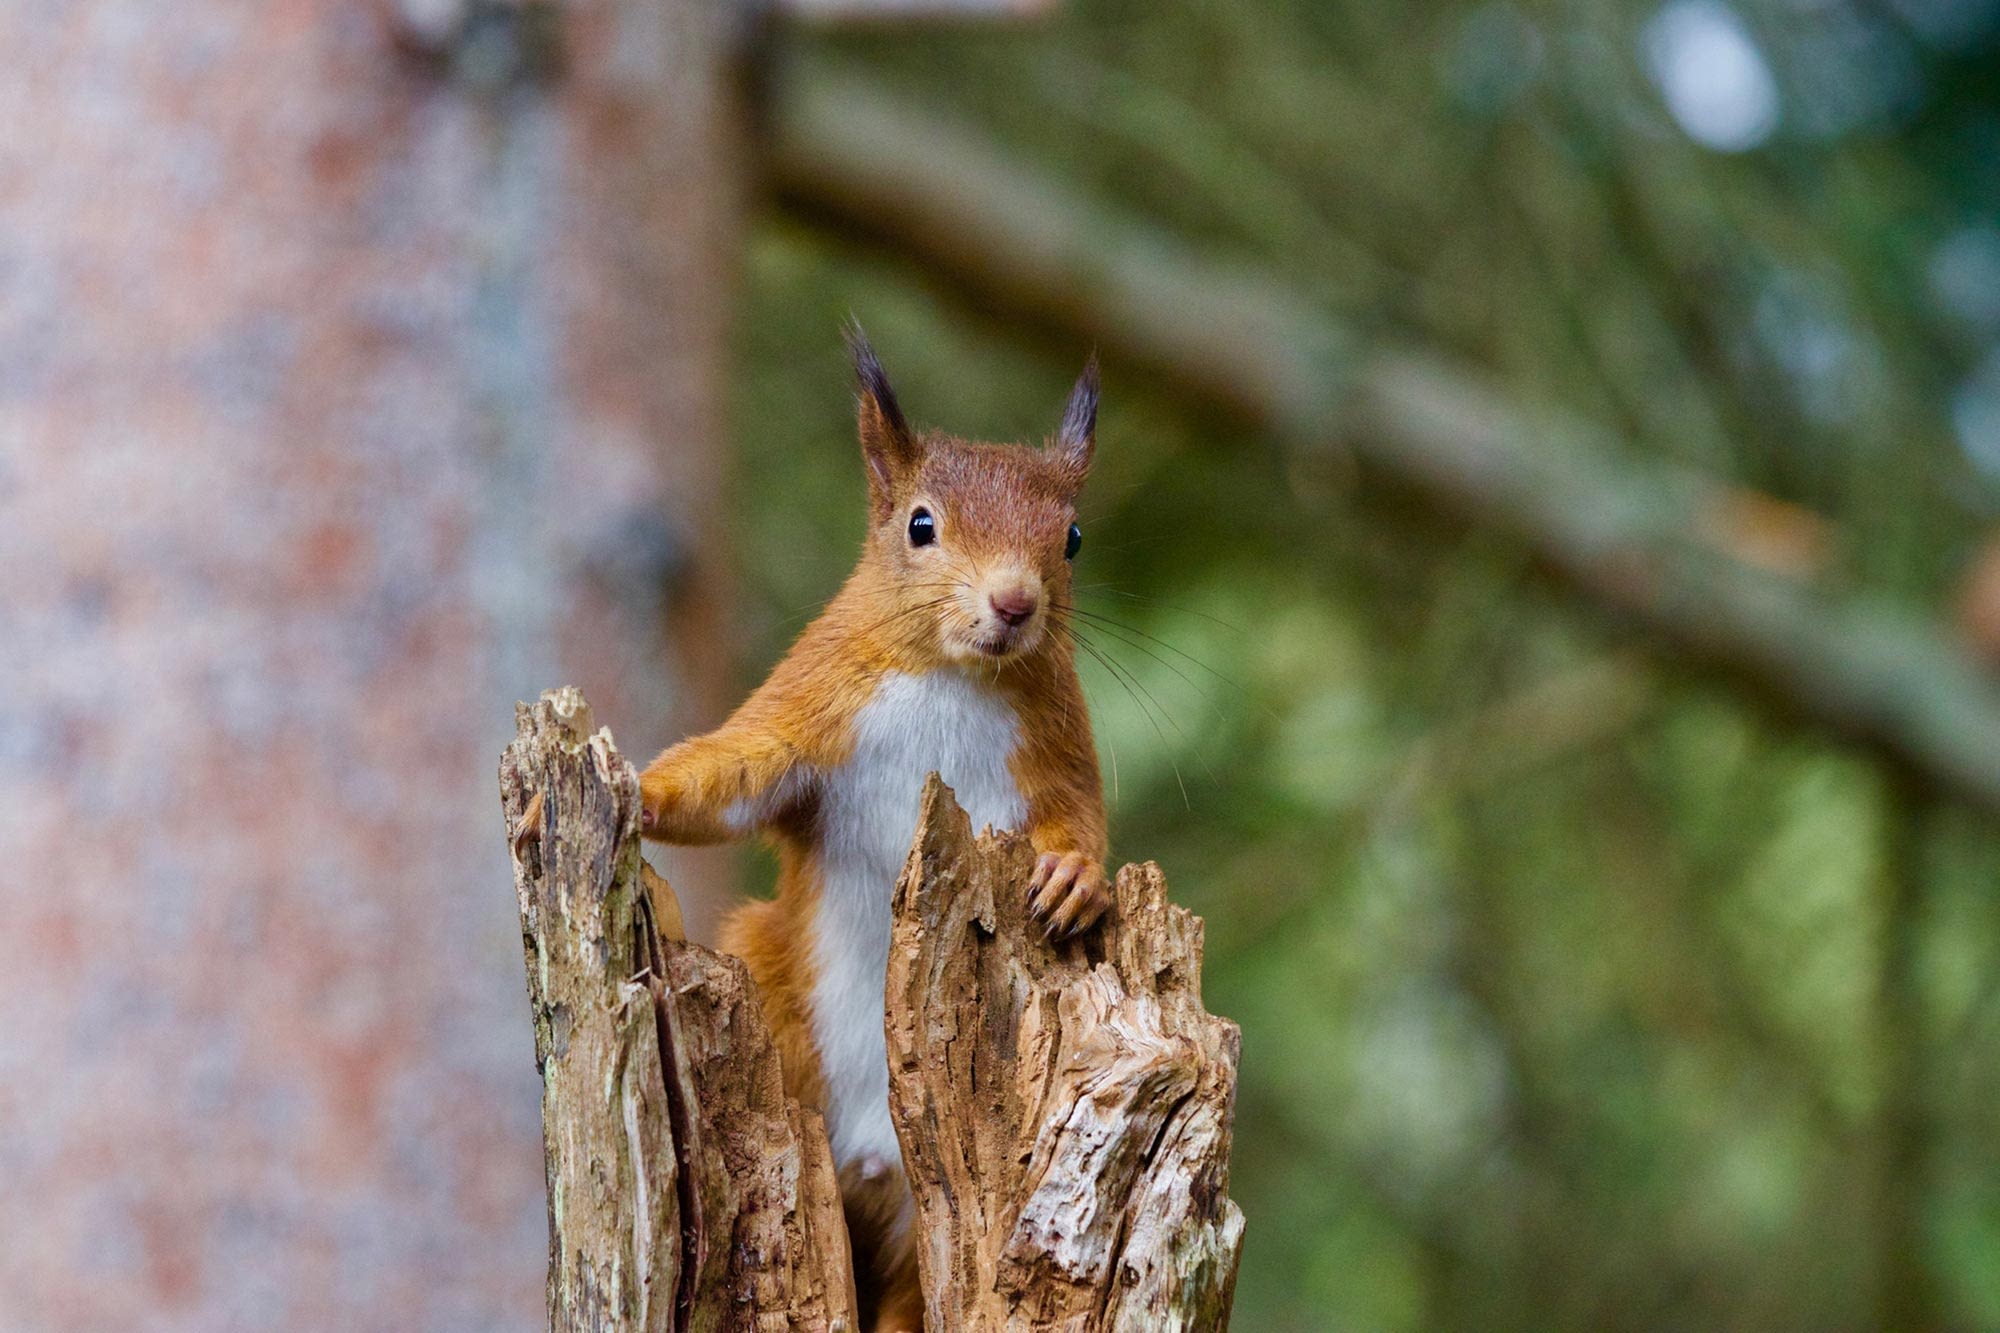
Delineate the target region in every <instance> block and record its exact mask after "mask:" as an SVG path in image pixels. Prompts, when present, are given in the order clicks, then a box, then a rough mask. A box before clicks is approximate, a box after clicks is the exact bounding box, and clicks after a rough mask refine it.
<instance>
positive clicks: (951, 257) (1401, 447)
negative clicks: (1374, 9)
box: [769, 73, 2000, 811]
mask: <svg viewBox="0 0 2000 1333" xmlns="http://www.w3.org/2000/svg"><path fill="white" fill-rule="evenodd" d="M769 170H770V172H771V176H772V183H773V185H774V186H775V188H776V190H777V193H778V195H779V197H780V199H781V200H783V201H784V202H785V203H786V204H787V205H788V206H789V207H791V208H792V209H793V210H794V211H795V212H797V213H799V214H801V215H802V216H804V217H806V218H808V219H809V220H812V221H815V222H818V223H820V224H822V225H828V226H831V227H834V228H837V229H839V230H840V231H842V232H843V233H847V234H853V235H859V236H862V237H865V238H867V239H870V240H872V241H876V242H880V243H885V244H887V245H888V246H889V247H891V248H892V249H893V250H894V251H895V253H897V254H898V255H899V256H901V257H904V258H907V259H911V260H914V261H915V262H917V263H918V264H921V265H923V266H924V267H925V268H927V269H928V270H930V271H931V272H933V273H936V274H938V275H940V276H942V277H944V278H946V279H947V280H949V281H950V282H952V283H954V284H956V285H957V286H959V287H960V288H962V289H963V290H965V291H966V292H968V293H969V294H970V295H972V296H973V297H974V298H975V299H976V300H977V302H978V303H979V306H980V308H981V309H982V310H985V311H988V312H998V313H1001V314H1003V315H1006V316H1008V317H1010V318H1012V319H1014V320H1016V321H1023V320H1025V321H1032V322H1036V323H1040V324H1044V325H1048V326H1053V327H1057V328H1061V329H1063V330H1065V331H1066V332H1068V333H1070V334H1072V335H1074V336H1077V337H1080V338H1085V339H1090V340H1094V341H1095V342H1097V343H1098V344H1099V345H1100V346H1101V347H1102V348H1103V349H1104V351H1105V352H1106V353H1107V354H1109V355H1114V356H1118V357H1121V358H1124V359H1126V360H1127V361H1128V362H1131V363H1133V364H1135V365H1137V366H1139V367H1142V368H1144V369H1146V370H1148V371H1151V372H1153V373H1156V374H1158V375H1160V376H1161V377H1162V378H1163V379H1164V380H1165V381H1166V382H1167V383H1169V384H1170V385H1172V386H1173V388H1174V389H1175V390H1176V391H1178V392H1181V393H1185V394H1190V395H1193V396H1196V397H1199V398H1201V399H1203V400H1206V401H1208V402H1210V403H1214V404H1217V405H1220V406H1222V407H1224V408H1226V409H1228V410H1230V411H1233V412H1236V413H1239V414H1242V415H1244V416H1247V417H1248V418H1250V419H1251V420H1253V421H1255V422H1256V423H1258V424H1259V425H1260V426H1263V427H1266V428H1268V429H1270V430H1272V431H1273V432H1274V433H1275V434H1276V435H1277V436H1278V437H1279V439H1280V440H1281V441H1282V442H1283V444H1284V445H1285V447H1286V448H1288V449H1289V450H1291V451H1293V452H1295V453H1296V454H1297V455H1299V456H1300V457H1301V458H1302V459H1307V458H1312V457H1316V456H1324V455H1328V454H1334V455H1336V456H1338V455H1341V454H1344V452H1345V451H1350V450H1351V451H1352V453H1353V454H1354V456H1356V457H1358V458H1359V459H1360V460H1361V461H1362V462H1363V463H1364V464H1366V465H1368V466H1369V467H1370V468H1372V469H1373V470H1375V471H1376V472H1377V473H1378V474H1379V475H1382V476H1384V477H1387V478H1389V479H1392V480H1394V481H1396V482H1399V483H1404V484H1408V485H1410V486H1413V487H1414V488H1416V490H1418V491H1419V492H1420V493H1421V494H1423V495H1425V496H1426V497H1428V498H1429V499H1430V500H1431V501H1433V502H1434V503H1436V504H1437V505H1439V506H1440V507H1443V508H1445V509H1447V510H1449V511H1451V512H1452V513H1454V514H1458V515H1462V516H1465V517H1468V518H1470V519H1472V520H1474V521H1476V522H1480V523H1483V524H1486V525H1488V526H1491V527H1494V528H1497V529H1501V530H1504V531H1506V532H1508V533H1510V534H1512V535H1513V536H1515V537H1516V538H1517V539H1518V540H1520V541H1521V542H1523V543H1524V544H1525V545H1526V546H1527V547H1528V548H1529V549H1531V550H1532V551H1533V552H1534V553H1535V554H1536V555H1537V556H1538V557H1539V558H1540V559H1541V561H1542V562H1543V563H1544V564H1545V565H1546V566H1547V567H1548V568H1549V569H1550V570H1552V571H1553V572H1554V573H1555V574H1557V575H1558V576H1559V577H1560V578H1562V579H1563V580H1564V581H1565V582H1566V583H1567V584H1568V585H1569V586H1570V587H1572V588H1573V589H1575V590H1576V591H1578V592H1579V593H1581V594H1582V595H1583V596H1584V597H1586V598H1588V599H1589V600H1590V601H1592V602H1593V603H1595V604H1596V605H1598V606H1599V607H1602V608H1606V609H1609V610H1611V611H1612V612H1614V613H1615V614H1617V615H1618V616H1619V617H1621V618H1624V619H1628V620H1630V621H1632V622H1635V623H1637V624H1638V625H1640V626H1642V627H1644V628H1645V629H1647V630H1649V631H1652V632H1653V633H1654V634H1655V635H1657V636H1658V638H1659V639H1660V640H1661V641H1663V642H1664V643H1666V644H1668V645H1669V646H1671V647H1672V648H1673V649H1674V650H1676V651H1677V652H1679V653H1680V654H1682V655H1685V656H1688V657H1692V658H1694V659H1696V660H1698V661H1701V662H1703V663H1705V664H1707V665H1709V666H1711V667H1714V668H1717V669H1720V670H1721V671H1723V672H1724V673H1726V674H1728V675H1729V676H1731V677H1732V678H1733V679H1736V680H1738V681H1741V682H1745V683H1747V684H1749V685H1750V686H1751V687H1753V688H1754V689H1755V690H1756V691H1757V692H1758V693H1760V694H1761V695H1762V696H1764V697H1765V698H1766V699H1767V700H1770V701H1772V702H1774V703H1776V704H1777V705H1778V706H1780V707H1781V708H1782V709H1784V710H1786V711H1790V712H1792V713H1794V714H1797V715H1801V716H1803V717H1804V718H1806V719H1808V720H1810V721H1812V722H1814V723H1817V724H1819V725H1821V726H1823V727H1825V728H1827V729H1829V730H1831V731H1832V732H1834V733H1836V734H1838V735H1841V736H1843V737H1847V738H1850V739H1854V740H1858V741H1860V742H1862V743H1864V744H1866V745H1867V746H1869V747H1871V748H1872V749H1874V750H1875V751H1877V752H1878V753H1880V754H1882V755H1884V756H1886V757H1887V758H1888V759H1889V760H1890V761H1891V762H1892V763H1894V764H1895V765H1896V766H1898V767H1899V768H1901V769H1903V770H1904V771H1905V772H1907V773H1909V774H1910V775H1912V776H1914V777H1915V778H1917V779H1918V780H1920V781H1921V782H1922V783H1923V784H1924V785H1925V786H1927V787H1929V788H1931V789H1935V790H1943V791H1946V792H1950V793H1954V794H1956V795H1958V796H1961V797H1963V798H1965V799H1968V800H1970V801H1972V802H1974V803H1975V804H1978V805H1980V806H1982V807H1984V808H1985V809H1987V810H1989V811H1994V810H2000V683H1996V682H1995V680H1994V679H1993V677H1992V676H1991V674H1990V673H1988V672H1987V671H1985V670H1984V669H1983V668H1982V667H1981V665H1980V663H1979V662H1977V661H1976V660H1975V659H1974V658H1973V657H1972V655H1971V654H1970V653H1968V652H1967V651H1966V650H1965V648H1964V646H1963V645H1961V644H1959V643H1957V642H1956V641H1954V640H1953V639H1951V638H1949V637H1947V636H1946V635H1944V634H1943V633H1941V632H1940V630H1939V628H1938V627H1937V626H1936V625H1935V624H1933V623H1932V622H1930V621H1929V620H1927V619H1925V618H1923V617H1921V616H1918V615H1915V614H1912V613H1910V612H1908V611H1906V610H1904V609H1902V608H1900V607H1897V606H1895V605H1894V604H1892V603H1889V602H1887V601H1883V600H1878V599H1873V598H1870V597H1867V596H1865V595H1856V594H1849V593H1842V592H1836V591H1832V590H1827V589H1817V588H1814V587H1812V586H1809V585H1808V584H1805V583H1803V582H1800V581H1798V580H1795V579H1789V578H1785V577H1781V576H1779V575H1776V574H1773V573H1772V572H1770V571H1769V570H1767V569H1764V568H1759V567H1758V564H1759V561H1760V559H1762V557H1761V556H1758V555H1756V554H1754V553H1752V554H1748V555H1746V553H1745V552H1743V551H1742V550H1740V549H1737V546H1738V544H1737V543H1733V542H1729V541H1718V540H1717V538H1716V533H1717V531H1718V528H1719V527H1722V528H1726V527H1729V526H1730V525H1731V514H1732V512H1733V510H1734V509H1735V508H1737V507H1739V506H1738V504H1737V501H1738V498H1739V497H1738V496H1737V494H1736V493H1734V492H1732V491H1730V490H1729V489H1728V488H1726V487H1723V486H1720V485H1717V484H1716V483H1714V482H1713V481H1711V480H1708V479H1706V478H1702V477H1699V476H1695V475H1691V474H1689V473H1687V472H1684V471H1680V470H1677V469H1674V468H1670V467H1667V466H1662V465H1659V464H1654V463H1649V462H1647V461H1645V460H1644V459H1643V457H1642V456H1640V451H1638V450H1636V449H1634V448H1632V447H1631V446H1629V445H1628V444H1626V443H1625V442H1623V441H1620V440H1617V439H1614V438H1611V437H1610V436H1609V435H1608V434H1607V433H1606V432H1605V431H1603V430H1601V429H1598V428H1596V427H1594V426H1592V425H1591V424H1590V423H1587V422H1583V421H1579V420H1575V419H1570V418H1566V417H1563V416H1562V415H1561V414H1559V413H1553V412H1528V411H1524V410H1522V409H1520V408H1518V407H1516V406H1515V405H1513V404H1511V403H1509V402H1507V401H1506V400H1505V399H1504V398H1503V397H1502V396H1501V395H1500V394H1499V393H1498V392H1496V391H1495V390H1494V389H1493V388H1492V387H1491V386H1489V385H1487V384H1486V383H1484V382H1483V381H1482V380H1481V378H1480V377H1479V376H1478V375H1477V373H1475V372H1474V371H1472V370H1470V369H1468V368H1466V367H1462V366H1458V365H1455V364H1452V363H1450V362H1448V361H1446V360H1444V359H1441V358H1439V357H1436V356H1434V355H1431V354H1429V353H1427V352H1425V351H1423V350H1420V349H1416V348H1410V347H1398V346H1396V345H1395V344H1394V343H1393V342H1392V341H1389V340H1372V341H1368V342H1365V343H1364V342H1363V340H1361V339H1359V338H1357V337H1356V336H1355V335H1354V334H1353V333H1352V332H1351V331H1350V330H1349V329H1347V328H1346V327H1345V326H1343V325H1342V324H1341V323H1340V322H1339V321H1338V320H1335V319H1333V318H1331V317H1330V316H1328V315H1327V314H1326V312H1325V311H1323V310H1321V309H1319V308H1318V307H1316V306H1314V305H1312V304H1311V303H1309V302H1307V301H1305V300H1302V299H1301V298H1299V297H1298V296H1297V295H1295V294H1294V293H1293V292H1291V291H1290V290H1288V289H1287V288H1286V287H1285V286H1284V284H1283V282H1282V280H1281V279H1280V278H1279V277H1277V276H1276V275H1273V274H1269V273H1266V272H1261V271H1259V270H1257V269H1255V268H1251V267H1244V266H1238V265H1230V264H1226V263H1221V262H1218V261H1216V260H1215V259H1213V258H1211V257H1209V256H1206V255H1203V254H1202V253H1200V252H1199V251H1198V250H1197V249H1195V248H1194V247H1191V246H1189V245H1186V244H1184V243H1182V242H1179V241H1177V240H1175V239H1174V238H1172V237H1171V236H1168V235H1166V234H1164V233H1162V232H1161V231H1160V230H1159V229H1157V228H1155V227H1152V226H1149V225H1147V224H1146V223H1145V222H1143V221H1141V220H1138V219H1134V218H1130V217H1124V216H1120V215H1119V214H1117V213H1115V212H1113V211H1111V210H1109V209H1106V208H1104V207H1103V206H1101V205H1100V204H1099V203H1097V202H1096V201H1094V200H1092V199H1091V198H1089V197H1088V196H1086V195H1083V194H1080V193H1079V192H1077V191H1076V190H1074V189H1073V188H1072V187H1070V186H1067V185H1065V184H1064V183H1062V182H1060V181H1059V180H1056V179H1054V178H1052V177H1050V176H1048V175H1046V174H1044V173H1041V172H1037V171H1035V170H1034V169H1032V168H1030V167H1027V166H1024V165H1022V164H1021V163H1020V162H1018V161H1015V160H1011V159H1009V158H1008V157H1007V156H1006V155H1004V154H1003V153H1002V152H1001V151H999V150H998V149H997V148H996V147H995V146H994V145H993V144H992V143H991V142H990V141H989V140H987V139H985V138H982V137H981V136H980V135H978V134H977V133H975V132H971V131H968V130H965V129H962V128H954V127H953V126H951V125H950V124H948V123H946V122H944V121H941V120H940V118H939V117H938V116H937V114H936V113H935V110H934V109H933V108H928V107H916V106H908V105H903V104H900V103H899V102H898V101H897V100H896V99H895V98H893V97H892V96H889V95H886V94H883V93H881V92H879V91H877V90H875V89H873V88H871V87H869V86H868V85H867V84H866V83H865V82H860V81H856V80H850V79H844V78H836V77H830V76H826V75H823V74H811V73H808V74H804V75H800V76H798V77H795V78H792V79H790V80H789V81H788V82H787V83H786V84H785V85H784V89H783V94H782V95H781V96H780V97H779V98H778V99H777V103H776V114H775V115H774V116H773V118H772V143H771V151H770V167H769ZM1766 563H1768V562H1766Z"/></svg>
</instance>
